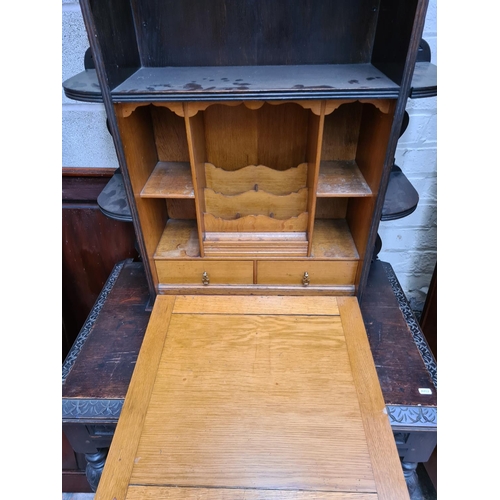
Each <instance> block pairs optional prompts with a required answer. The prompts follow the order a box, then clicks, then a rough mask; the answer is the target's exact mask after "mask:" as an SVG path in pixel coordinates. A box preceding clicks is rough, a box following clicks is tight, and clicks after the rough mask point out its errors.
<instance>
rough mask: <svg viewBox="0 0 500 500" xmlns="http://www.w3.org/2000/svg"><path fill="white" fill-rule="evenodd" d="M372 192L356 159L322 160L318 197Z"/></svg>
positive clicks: (357, 194) (366, 194) (347, 195)
mask: <svg viewBox="0 0 500 500" xmlns="http://www.w3.org/2000/svg"><path fill="white" fill-rule="evenodd" d="M371 195H372V192H371V189H370V187H369V186H368V184H367V183H366V181H365V179H364V177H363V175H362V174H361V172H360V170H359V168H358V166H357V165H356V162H355V161H354V160H348V161H322V162H321V165H320V169H319V179H318V189H317V196H318V197H329V196H337V197H352V196H371Z"/></svg>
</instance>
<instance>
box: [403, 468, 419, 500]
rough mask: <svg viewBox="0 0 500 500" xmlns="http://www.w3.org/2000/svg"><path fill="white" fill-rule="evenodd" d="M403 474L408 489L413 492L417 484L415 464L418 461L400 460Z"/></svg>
mask: <svg viewBox="0 0 500 500" xmlns="http://www.w3.org/2000/svg"><path fill="white" fill-rule="evenodd" d="M401 465H402V466H403V475H404V477H405V480H406V485H407V486H408V491H409V492H410V494H411V493H413V492H414V491H415V489H416V487H417V485H418V477H417V466H418V462H401Z"/></svg>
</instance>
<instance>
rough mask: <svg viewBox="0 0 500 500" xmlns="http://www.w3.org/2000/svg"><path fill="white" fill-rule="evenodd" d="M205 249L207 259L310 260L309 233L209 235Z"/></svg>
mask: <svg viewBox="0 0 500 500" xmlns="http://www.w3.org/2000/svg"><path fill="white" fill-rule="evenodd" d="M204 247H205V255H206V256H207V257H246V258H256V257H258V258H263V257H271V258H279V257H282V256H284V257H306V256H307V247H308V242H307V236H306V233H305V231H304V232H293V233H283V232H267V233H266V232H261V233H241V232H238V233H237V232H234V233H224V232H214V233H210V232H207V233H206V235H205V241H204Z"/></svg>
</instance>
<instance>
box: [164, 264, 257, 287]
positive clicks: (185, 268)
mask: <svg viewBox="0 0 500 500" xmlns="http://www.w3.org/2000/svg"><path fill="white" fill-rule="evenodd" d="M156 270H157V272H158V280H159V281H160V283H186V284H187V283H197V284H200V285H201V284H203V282H202V275H203V273H205V272H206V273H207V274H208V277H209V279H210V283H212V284H218V285H220V284H228V285H230V284H233V283H238V284H251V283H253V262H252V261H216V260H173V261H167V260H157V261H156ZM208 286H210V285H208Z"/></svg>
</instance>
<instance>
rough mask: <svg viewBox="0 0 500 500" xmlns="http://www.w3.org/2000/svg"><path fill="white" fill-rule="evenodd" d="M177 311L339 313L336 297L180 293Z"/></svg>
mask: <svg viewBox="0 0 500 500" xmlns="http://www.w3.org/2000/svg"><path fill="white" fill-rule="evenodd" d="M174 312H175V313H176V314H194V313H199V314H257V315H262V314H279V315H292V316H294V315H313V316H338V315H339V309H338V306H337V298H336V297H269V296H267V295H255V296H252V295H248V296H246V297H232V296H231V297H229V296H227V295H226V296H214V297H203V296H196V295H179V296H178V297H177V300H176V302H175V309H174Z"/></svg>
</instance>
